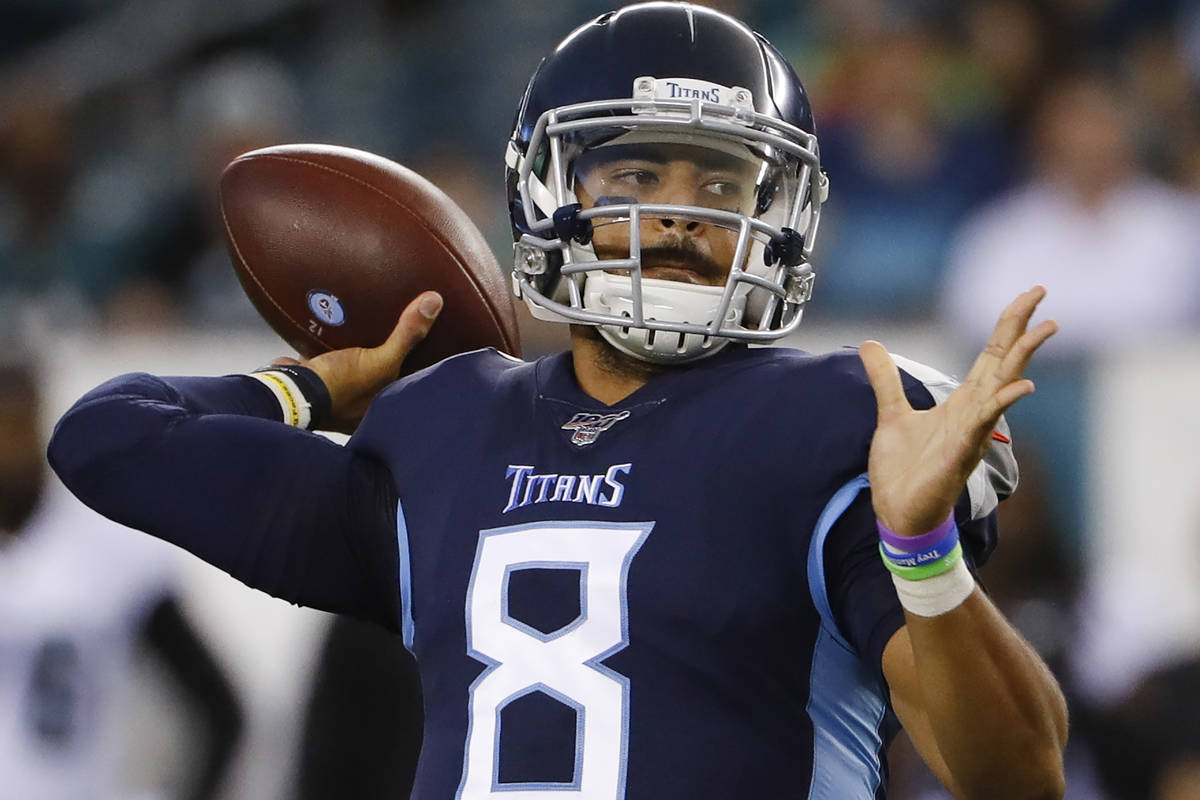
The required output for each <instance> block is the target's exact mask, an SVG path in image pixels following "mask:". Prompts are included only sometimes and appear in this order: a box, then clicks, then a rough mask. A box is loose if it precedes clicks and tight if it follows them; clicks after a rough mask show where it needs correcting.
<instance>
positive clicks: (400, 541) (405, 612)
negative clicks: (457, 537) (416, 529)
mask: <svg viewBox="0 0 1200 800" xmlns="http://www.w3.org/2000/svg"><path fill="white" fill-rule="evenodd" d="M396 546H397V549H398V550H399V556H400V635H401V638H402V639H403V641H404V647H405V648H407V649H408V651H409V652H410V653H411V652H412V649H413V636H414V634H415V631H414V628H413V610H412V596H413V592H412V561H411V559H410V557H409V548H408V523H407V522H406V521H405V519H404V506H403V505H402V504H401V503H399V502H397V503H396Z"/></svg>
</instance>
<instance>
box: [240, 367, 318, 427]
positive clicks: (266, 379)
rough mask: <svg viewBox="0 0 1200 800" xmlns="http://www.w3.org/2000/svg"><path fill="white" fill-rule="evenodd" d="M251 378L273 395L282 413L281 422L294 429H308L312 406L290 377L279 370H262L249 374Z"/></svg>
mask: <svg viewBox="0 0 1200 800" xmlns="http://www.w3.org/2000/svg"><path fill="white" fill-rule="evenodd" d="M250 377H251V378H255V379H257V380H258V381H259V382H261V383H262V384H263V385H265V386H266V387H267V388H268V389H270V390H271V393H272V394H274V395H275V399H276V400H278V401H279V408H280V410H281V411H282V412H283V421H284V422H286V423H287V424H288V425H291V426H293V427H296V428H304V429H305V430H307V429H308V426H309V424H310V423H311V422H312V406H311V405H310V404H309V402H308V401H307V400H305V399H304V393H303V392H302V391H300V387H299V386H297V385H296V382H295V381H294V380H292V376H291V375H288V374H287V373H286V372H280V371H279V370H273V369H270V370H264V371H262V372H251V373H250Z"/></svg>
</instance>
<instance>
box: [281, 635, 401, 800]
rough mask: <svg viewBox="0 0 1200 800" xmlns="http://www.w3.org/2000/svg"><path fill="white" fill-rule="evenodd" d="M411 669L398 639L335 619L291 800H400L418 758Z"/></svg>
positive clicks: (324, 650) (319, 669) (311, 700)
mask: <svg viewBox="0 0 1200 800" xmlns="http://www.w3.org/2000/svg"><path fill="white" fill-rule="evenodd" d="M422 719H423V714H422V707H421V682H420V679H419V678H418V676H417V662H416V660H415V659H413V657H412V654H410V653H409V652H408V651H407V650H406V649H404V643H403V641H402V640H401V638H400V637H399V636H397V635H396V634H394V633H392V632H390V631H385V630H384V629H383V628H380V627H378V626H377V625H372V624H369V623H366V622H360V621H358V620H355V619H351V618H349V617H335V618H334V619H333V621H332V623H331V624H330V626H329V631H328V633H327V635H326V637H325V643H324V644H323V645H322V647H321V653H320V661H319V663H318V665H317V672H316V677H315V679H314V682H313V689H312V695H311V696H310V698H309V701H308V708H307V711H306V714H305V721H304V734H303V741H302V743H301V753H300V777H299V781H298V784H299V786H298V791H297V800H341V798H346V797H352V798H354V800H402V798H406V797H408V795H409V792H411V791H412V783H413V777H414V775H415V774H416V770H417V756H418V755H419V754H420V752H421V732H422Z"/></svg>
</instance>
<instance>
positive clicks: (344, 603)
mask: <svg viewBox="0 0 1200 800" xmlns="http://www.w3.org/2000/svg"><path fill="white" fill-rule="evenodd" d="M909 366H910V365H906V370H905V372H904V373H903V379H904V383H905V387H906V390H907V392H908V394H909V398H910V400H911V401H912V402H913V404H914V405H915V406H917V407H929V406H930V405H932V404H933V403H934V402H935V401H937V400H938V399H939V392H942V391H943V390H944V388H945V386H947V385H948V384H946V383H945V382H944V381H942V382H941V383H939V380H940V379H939V378H938V376H936V375H935V374H933V373H932V371H928V373H929V374H920V373H922V368H917V367H912V368H909ZM914 373H916V374H914ZM931 375H932V377H931ZM268 395H269V393H267V392H266V390H265V387H261V385H259V384H258V382H257V381H254V380H253V379H246V378H241V377H238V376H231V377H228V378H224V379H157V378H151V377H149V376H131V377H126V378H123V379H118V380H117V381H115V382H113V383H111V384H109V385H106V386H104V387H101V388H100V389H98V390H96V391H95V392H93V393H91V394H90V395H88V396H87V397H85V398H84V399H83V400H82V401H81V402H80V404H78V405H77V406H76V409H74V410H72V412H70V413H69V414H68V415H67V417H66V418H64V420H63V421H62V422H61V423H60V426H59V429H58V432H57V433H56V436H55V440H54V442H53V443H52V448H51V457H52V462H53V463H54V464H55V467H56V469H59V471H60V473H62V474H63V476H64V479H66V480H67V482H68V484H69V485H72V488H74V489H75V491H76V492H77V493H79V494H80V496H81V497H82V498H83V499H84V500H85V501H87V502H89V503H91V504H93V505H94V506H95V507H96V508H98V510H100V511H102V512H104V513H107V514H109V515H111V516H114V517H117V518H118V519H120V521H122V522H125V523H126V524H133V525H136V526H138V527H142V528H143V529H145V530H148V531H150V532H152V533H154V534H156V535H159V536H163V537H164V538H168V539H171V540H172V541H176V542H178V543H180V544H182V545H183V546H185V547H188V548H189V549H191V550H193V551H194V552H196V553H197V554H198V555H201V557H204V558H206V559H207V560H209V561H211V562H212V563H215V564H217V565H218V566H221V567H223V568H225V569H226V570H228V571H230V572H231V573H233V574H235V575H237V576H238V577H240V578H242V579H243V580H246V581H247V582H248V583H250V584H251V585H254V586H258V587H259V588H263V589H265V590H267V591H271V592H272V593H274V594H277V595H279V596H282V597H285V598H287V599H289V600H292V601H294V602H301V603H305V604H308V605H314V606H316V607H319V608H326V609H329V610H333V611H339V612H344V613H352V614H356V615H358V616H362V617H366V618H370V619H374V620H376V621H378V622H380V623H382V624H384V625H387V626H389V627H392V628H395V629H398V630H399V631H400V632H401V634H402V636H403V637H404V641H405V644H406V645H407V646H408V647H409V648H410V649H411V650H412V651H413V652H414V654H415V655H416V657H417V660H418V663H419V665H420V672H421V681H422V687H423V692H424V706H425V716H426V719H425V742H424V746H423V749H422V752H421V759H420V765H419V767H418V775H417V779H416V787H415V789H414V794H413V797H416V798H447V797H461V798H479V797H492V796H503V797H505V798H508V799H509V800H519V799H520V798H530V799H531V800H553V798H555V797H564V798H565V797H572V798H604V800H609V799H610V798H629V800H641V799H643V798H647V799H648V798H653V799H654V800H660V799H661V798H667V797H688V798H708V797H711V798H718V797H720V798H728V797H819V798H839V800H841V799H842V798H864V800H865V799H866V798H873V797H878V796H882V793H883V789H882V787H883V785H884V783H885V781H884V774H883V772H884V769H885V768H884V765H883V759H882V751H883V747H884V745H885V743H886V740H887V738H888V735H889V733H890V731H891V730H894V728H893V727H892V725H891V720H892V718H891V716H890V714H889V710H888V703H887V691H886V685H885V683H884V681H883V678H882V674H881V670H880V656H881V653H882V650H883V647H884V645H885V644H886V643H887V641H888V640H889V639H890V637H891V636H892V635H893V634H894V633H895V631H896V630H897V629H898V628H899V627H900V626H901V625H902V624H903V615H902V612H901V610H900V607H899V603H898V601H897V599H896V595H895V591H894V589H893V587H892V585H891V580H890V577H889V576H888V573H887V572H886V570H885V569H884V568H883V566H882V564H881V562H880V559H879V556H878V552H877V546H878V537H877V534H876V533H875V530H874V516H873V514H872V513H871V511H870V502H869V489H868V488H867V485H866V479H865V477H864V476H863V473H864V472H865V469H866V457H867V451H868V447H869V444H870V439H871V435H872V432H873V430H874V423H875V414H876V410H875V402H874V396H873V393H872V391H871V388H870V385H869V383H868V382H867V380H866V377H865V374H864V373H863V371H862V368H861V365H860V363H859V361H858V358H857V356H856V355H855V354H854V353H853V351H846V352H844V353H839V354H834V355H829V356H810V355H807V354H804V353H800V352H798V351H791V350H779V349H755V350H747V349H745V348H741V347H727V348H725V350H724V351H723V352H721V353H719V354H717V355H716V356H714V357H712V358H709V359H706V360H705V361H703V362H700V363H699V364H697V365H695V366H692V367H689V368H687V369H680V370H672V371H669V372H667V373H665V374H662V375H660V376H658V377H656V378H654V379H652V380H651V381H650V382H649V383H648V384H647V385H646V386H644V387H643V388H641V389H639V390H638V391H637V392H635V393H634V394H633V395H631V396H629V397H628V398H626V399H625V400H623V401H621V402H620V403H618V404H616V405H614V406H611V407H609V406H605V405H603V404H601V403H599V402H598V401H596V400H594V399H592V398H590V397H589V396H587V395H586V394H585V393H584V392H583V391H582V390H581V389H580V388H579V386H578V385H577V383H576V381H575V377H574V373H573V370H572V367H571V356H570V354H560V355H557V356H553V357H550V358H546V359H542V360H540V361H537V362H534V363H524V362H519V361H515V360H512V359H510V358H507V357H505V356H502V355H500V354H498V353H496V352H494V351H479V352H476V353H471V354H466V355H463V356H459V357H456V358H452V359H449V360H447V361H444V362H442V363H441V364H439V365H436V366H434V367H432V368H430V369H428V370H425V371H422V372H420V373H417V374H415V375H413V376H410V377H408V378H405V379H404V380H402V381H400V382H397V383H396V384H393V386H392V387H390V388H389V389H388V390H386V391H385V392H384V393H382V394H381V395H380V396H379V397H378V398H377V399H376V401H375V403H374V404H373V405H372V407H371V410H370V411H369V413H368V414H367V417H366V418H365V419H364V420H363V423H362V425H361V426H360V428H359V430H358V432H357V433H356V434H355V436H354V437H353V438H352V439H351V441H350V443H349V445H348V446H347V447H345V448H339V447H337V446H336V445H332V444H330V443H328V442H326V441H324V440H322V439H320V438H319V437H315V436H312V435H310V434H306V433H305V432H302V431H297V430H295V429H291V428H286V427H285V426H282V425H279V424H277V423H274V422H271V421H269V420H271V419H273V418H277V417H278V411H277V410H274V409H271V400H270V398H269V396H268ZM259 417H265V418H266V419H260V418H259ZM97 426H103V427H105V429H106V430H110V431H111V430H112V429H114V428H116V427H120V429H122V430H123V433H122V434H120V435H119V436H118V435H116V434H112V433H109V434H107V435H100V436H99V437H97V438H98V439H99V440H100V441H98V442H97V441H92V440H89V430H93V431H94V430H95V429H96V427H97ZM114 469H115V474H114ZM230 473H232V474H230ZM1012 477H1013V475H1012V472H1011V461H1010V460H1009V459H1008V458H1007V456H1006V455H1003V454H1002V457H1000V459H999V460H997V459H995V458H993V459H992V460H991V461H989V462H986V463H985V465H984V466H982V467H981V469H980V470H979V479H978V480H976V479H975V477H974V476H973V483H974V484H975V485H974V486H973V487H972V491H970V492H967V493H964V496H963V499H962V502H960V504H959V507H958V508H957V509H956V516H957V517H958V519H959V522H960V529H961V530H962V532H963V536H964V539H965V541H966V543H967V545H968V547H967V549H968V551H969V553H970V556H971V558H972V559H973V560H974V561H976V562H978V561H980V560H982V558H984V557H985V556H986V554H987V552H988V551H989V550H990V548H991V546H992V544H993V541H994V530H993V526H992V524H991V523H992V513H991V512H992V511H993V509H994V506H995V499H996V495H997V493H1000V494H1003V493H1004V492H1005V491H1007V490H1008V489H1009V488H1011V487H1010V483H1011V480H1012ZM185 482H186V484H187V485H182V484H184V483H185ZM133 484H136V485H137V486H138V489H137V490H136V491H135V490H133V489H131V488H129V487H130V486H131V485H133Z"/></svg>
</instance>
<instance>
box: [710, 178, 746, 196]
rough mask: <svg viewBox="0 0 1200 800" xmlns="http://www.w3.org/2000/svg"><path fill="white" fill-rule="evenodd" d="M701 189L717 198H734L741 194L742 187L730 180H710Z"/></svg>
mask: <svg viewBox="0 0 1200 800" xmlns="http://www.w3.org/2000/svg"><path fill="white" fill-rule="evenodd" d="M701 188H702V189H703V190H704V191H706V192H708V193H709V194H713V195H716V196H718V197H734V196H736V195H738V194H740V193H741V192H742V185H741V184H740V183H738V182H737V181H731V180H712V181H709V182H707V183H705V184H704V186H703V187H701Z"/></svg>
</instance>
